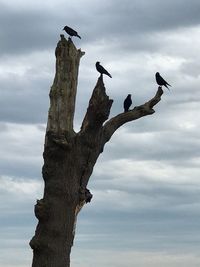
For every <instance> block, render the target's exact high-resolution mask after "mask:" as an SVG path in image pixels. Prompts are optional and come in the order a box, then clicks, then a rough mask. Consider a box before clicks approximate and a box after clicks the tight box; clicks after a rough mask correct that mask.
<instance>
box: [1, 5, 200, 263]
mask: <svg viewBox="0 0 200 267" xmlns="http://www.w3.org/2000/svg"><path fill="white" fill-rule="evenodd" d="M0 25H1V27H0V203H1V204H0V267H27V266H30V265H31V261H32V251H31V249H30V248H29V245H28V243H29V240H30V239H31V237H32V236H33V235H34V231H35V227H36V224H37V220H36V219H35V217H34V214H33V207H34V204H35V202H36V199H40V198H41V197H42V194H43V180H42V177H41V168H42V165H43V159H42V152H43V144H44V135H45V128H46V120H47V112H48V108H49V97H48V94H49V89H50V86H51V85H52V82H53V78H54V74H55V56H54V50H55V47H56V44H57V42H58V41H59V39H60V34H61V33H63V31H62V28H63V26H64V25H68V26H71V27H72V28H74V29H75V30H77V31H78V33H79V35H80V36H81V37H82V39H81V40H80V39H78V38H74V39H73V40H74V43H75V45H76V46H77V48H81V49H82V51H85V52H86V54H85V55H84V57H83V58H82V59H81V64H80V71H79V83H78V94H77V101H76V103H77V109H76V116H75V128H76V130H77V131H78V130H79V127H80V124H81V121H82V118H83V117H84V114H85V111H86V108H87V104H88V100H89V97H90V95H91V93H92V90H93V88H94V86H95V83H96V81H97V78H98V76H99V75H98V73H97V72H96V69H95V66H94V64H95V62H96V61H101V63H102V65H103V66H104V67H105V68H106V69H107V70H108V71H109V72H110V73H111V75H112V76H113V78H112V79H110V78H109V77H104V83H105V86H106V90H107V94H108V95H109V96H110V98H112V99H113V100H114V103H113V107H112V111H111V115H110V116H111V117H112V116H114V115H117V114H118V113H120V112H122V110H123V109H122V105H123V100H124V98H125V97H126V96H127V94H129V93H130V94H132V99H133V106H135V105H140V104H143V103H144V102H145V101H147V100H149V99H150V98H151V97H153V96H154V94H155V92H156V90H157V85H156V82H155V72H156V71H159V72H160V73H161V75H162V76H163V77H164V78H165V79H166V80H167V81H168V82H169V83H170V84H171V85H172V87H171V91H170V92H169V91H168V90H167V89H166V90H164V94H163V96H162V101H161V102H159V104H158V105H157V106H156V107H155V110H156V113H155V114H153V115H152V116H148V117H145V118H141V119H140V120H138V121H135V122H132V123H128V124H126V125H124V126H123V127H121V128H120V129H119V130H118V132H116V134H115V135H114V136H113V138H112V139H111V141H110V143H109V144H107V146H106V148H105V151H104V153H103V154H101V156H100V158H99V160H98V162H97V164H96V166H95V168H94V172H93V175H92V177H91V180H90V183H89V189H90V190H91V191H92V193H93V195H94V197H93V200H92V202H91V203H90V204H88V205H86V206H85V208H84V209H83V210H82V212H81V214H80V216H79V219H78V229H77V235H76V239H75V245H74V247H73V251H72V267H94V266H95V267H102V266H103V267H121V266H123V267H146V266H148V267H160V266H162V267H177V266H179V265H181V266H182V267H188V266H190V267H197V266H198V267H199V266H200V250H199V249H200V178H199V177H200V175H199V174H200V139H199V129H200V119H199V117H200V113H199V110H200V1H199V0H190V1H188V0H173V1H172V0H168V1H161V0H123V1H120V0H115V1H114V0H101V1H97V0H73V1H67V0H65V1H64V0H49V1H43V2H42V1H41V0H34V1H33V0H26V1H25V0H9V1H8V0H0ZM66 38H67V35H66Z"/></svg>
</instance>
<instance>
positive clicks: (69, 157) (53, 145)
mask: <svg viewBox="0 0 200 267" xmlns="http://www.w3.org/2000/svg"><path fill="white" fill-rule="evenodd" d="M83 54H84V53H83V52H81V50H77V49H76V47H75V46H74V44H73V42H72V41H71V39H69V40H66V39H65V38H64V36H61V40H60V41H59V42H58V45H57V48H56V74H55V79H54V82H53V85H52V87H51V91H50V109H49V116H48V123H47V129H46V137H45V146H44V154H43V157H44V166H43V169H42V174H43V179H44V183H45V187H44V196H43V198H42V199H41V200H38V201H37V204H36V205H35V216H36V217H37V219H38V225H37V228H36V231H35V235H34V237H33V238H32V239H31V241H30V246H31V248H32V249H33V263H32V267H69V266H70V252H71V247H72V245H73V239H74V233H75V226H76V219H77V215H78V213H79V211H80V210H81V208H82V207H83V206H84V204H85V203H87V202H89V201H90V199H91V197H92V195H91V193H90V192H89V190H88V189H87V184H88V181H89V178H90V176H91V174H92V171H93V167H94V165H95V163H96V160H97V159H98V156H99V155H100V153H102V151H103V147H104V145H105V143H106V142H108V141H109V140H110V138H111V136H112V135H113V133H114V132H115V131H116V130H117V129H118V128H119V127H120V126H122V125H123V124H124V123H126V122H128V121H132V120H136V119H139V118H141V117H143V116H146V115H151V114H153V113H154V110H153V106H154V105H156V104H157V103H158V102H159V101H160V98H161V95H162V93H163V91H162V89H161V88H160V87H159V88H158V91H157V93H156V95H155V96H154V97H153V98H152V99H151V100H150V101H148V102H147V103H145V104H143V105H141V106H138V107H135V108H134V109H133V110H131V111H129V112H127V113H121V114H119V115H117V116H116V117H114V118H112V119H110V120H108V121H107V119H108V117H109V113H110V109H111V106H112V102H113V100H111V99H109V97H108V96H107V95H106V90H105V87H104V83H103V77H102V76H100V77H99V79H98V81H97V84H96V86H95V88H94V90H93V94H92V96H91V99H90V101H89V106H88V109H87V112H86V115H85V118H84V120H83V123H82V126H81V130H80V132H78V133H75V132H74V129H73V119H74V111H75V100H76V90H77V81H78V68H79V61H80V58H81V56H82V55H83ZM105 121H107V122H106V123H105V124H104V122H105Z"/></svg>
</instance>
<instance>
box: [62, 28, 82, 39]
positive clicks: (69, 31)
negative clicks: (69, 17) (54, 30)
mask: <svg viewBox="0 0 200 267" xmlns="http://www.w3.org/2000/svg"><path fill="white" fill-rule="evenodd" d="M63 31H66V33H68V34H69V35H70V36H71V37H72V36H76V37H78V38H80V39H81V36H79V35H78V33H77V32H76V31H75V30H73V29H72V28H70V27H68V26H65V27H64V28H63Z"/></svg>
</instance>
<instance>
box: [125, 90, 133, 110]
mask: <svg viewBox="0 0 200 267" xmlns="http://www.w3.org/2000/svg"><path fill="white" fill-rule="evenodd" d="M131 105H132V100H131V94H128V95H127V97H126V98H125V100H124V112H127V111H129V108H130V106H131Z"/></svg>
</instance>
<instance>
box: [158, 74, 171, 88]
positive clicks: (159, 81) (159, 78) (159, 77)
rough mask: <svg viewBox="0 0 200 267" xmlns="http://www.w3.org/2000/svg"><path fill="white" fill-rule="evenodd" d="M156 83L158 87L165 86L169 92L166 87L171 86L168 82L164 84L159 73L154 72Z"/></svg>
mask: <svg viewBox="0 0 200 267" xmlns="http://www.w3.org/2000/svg"><path fill="white" fill-rule="evenodd" d="M156 82H157V84H158V85H160V86H165V87H166V88H167V89H168V90H169V88H168V86H167V85H169V86H171V85H170V84H169V83H168V82H166V81H165V80H164V79H163V77H162V76H160V73H159V72H156Z"/></svg>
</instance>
